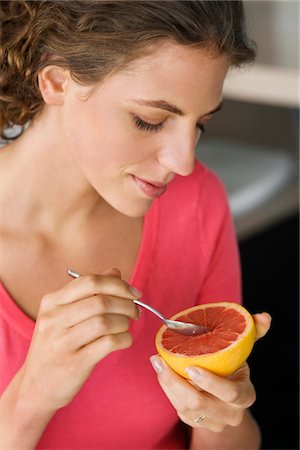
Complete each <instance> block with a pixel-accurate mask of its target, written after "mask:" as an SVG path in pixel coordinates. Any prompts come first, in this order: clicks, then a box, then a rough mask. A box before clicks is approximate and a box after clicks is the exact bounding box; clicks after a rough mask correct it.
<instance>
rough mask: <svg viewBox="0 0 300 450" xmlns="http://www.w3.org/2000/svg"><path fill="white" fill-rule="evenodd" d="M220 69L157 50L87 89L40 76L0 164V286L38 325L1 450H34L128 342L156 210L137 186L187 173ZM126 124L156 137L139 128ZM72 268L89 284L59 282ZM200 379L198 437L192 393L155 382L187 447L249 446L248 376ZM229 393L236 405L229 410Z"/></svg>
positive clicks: (203, 54) (189, 55)
mask: <svg viewBox="0 0 300 450" xmlns="http://www.w3.org/2000/svg"><path fill="white" fill-rule="evenodd" d="M228 67H229V64H228V61H227V60H226V58H225V57H220V56H218V57H212V55H211V54H209V53H207V51H205V50H201V51H200V50H195V49H191V48H188V47H183V46H180V45H177V44H174V43H170V42H166V44H165V45H164V46H161V47H160V49H159V50H158V51H157V52H155V53H153V54H152V55H150V56H147V57H145V58H142V59H139V60H137V61H135V63H134V65H133V66H132V67H131V68H129V69H128V70H126V71H125V72H119V73H116V74H115V75H113V76H112V77H110V78H108V79H107V80H105V82H103V83H100V84H97V85H95V86H93V87H91V86H81V85H79V84H77V83H76V82H75V81H73V80H72V78H71V77H70V74H69V72H68V71H67V70H63V69H61V68H58V67H55V66H48V67H46V68H45V69H43V70H42V71H41V72H40V73H39V86H40V90H41V94H42V96H43V99H44V102H45V106H44V108H43V111H42V113H41V114H40V115H39V117H37V118H36V120H34V122H33V123H32V125H31V126H30V127H29V129H28V130H27V131H26V132H25V133H24V135H23V136H22V137H21V138H19V139H18V140H17V141H16V142H14V143H13V144H11V145H10V146H8V147H7V149H5V150H3V151H1V153H0V178H1V181H2V182H1V187H0V209H1V210H2V211H5V214H4V215H3V216H4V217H3V221H2V224H1V228H0V255H1V257H0V278H1V280H2V282H3V284H4V285H5V286H6V288H7V289H8V291H9V292H10V294H11V295H12V297H13V298H14V299H15V301H16V303H17V304H18V305H19V306H20V307H21V308H22V309H23V310H24V311H25V312H26V313H27V314H28V315H29V316H30V317H31V318H33V319H37V322H36V328H35V333H34V336H33V339H32V342H31V345H30V350H29V353H28V355H27V358H26V360H25V363H24V365H23V366H22V368H21V369H20V371H19V372H18V373H17V375H16V377H15V378H14V380H13V381H12V382H11V384H10V385H9V387H8V388H7V389H6V391H5V392H4V394H3V395H2V397H1V414H2V420H1V426H2V428H1V429H0V448H20V442H22V447H23V448H24V449H31V448H34V446H35V445H36V443H37V442H38V440H39V438H40V436H41V434H42V433H43V430H44V428H45V427H46V425H47V423H48V422H49V420H50V419H51V417H52V416H53V414H55V412H56V411H57V410H58V409H59V408H61V407H62V406H65V405H67V404H68V403H69V402H70V401H71V400H72V398H73V397H74V396H75V395H76V393H77V392H78V391H79V390H80V388H81V386H82V385H83V384H84V382H85V381H86V379H87V378H88V376H89V375H90V373H91V371H92V370H93V367H94V366H95V365H96V364H97V363H98V362H99V361H101V359H103V358H105V357H106V355H108V354H109V353H111V352H113V351H115V350H120V349H124V348H127V347H129V346H130V345H131V344H132V339H131V336H130V334H129V332H128V328H129V322H130V320H131V319H136V318H137V309H136V307H135V306H134V304H133V303H132V299H133V298H136V295H134V294H133V293H132V291H131V290H130V286H129V285H128V281H129V279H130V275H131V273H132V269H133V267H134V264H135V261H136V256H137V253H138V248H139V245H140V239H141V234H142V226H143V217H144V215H145V213H146V212H147V211H148V210H149V208H150V207H151V205H152V203H153V199H152V198H149V197H148V196H146V195H145V194H144V193H142V192H141V191H140V189H139V188H138V186H137V185H136V183H135V181H134V178H133V176H135V177H140V178H142V179H146V180H149V181H156V182H161V183H163V184H167V183H169V182H171V181H172V179H173V178H174V176H175V175H176V174H178V175H181V176H186V175H189V174H190V173H191V172H192V171H193V167H194V157H195V145H196V143H197V141H198V139H199V137H200V134H201V132H200V129H199V124H200V125H201V126H202V125H204V124H205V123H206V122H207V121H208V120H209V119H210V118H211V117H212V113H211V111H213V110H214V109H216V107H217V106H218V105H219V104H220V102H221V100H222V86H223V81H224V78H225V76H226V73H227V70H228ZM141 99H143V100H146V101H149V100H153V99H154V100H164V101H165V102H168V103H169V104H172V105H176V106H177V108H178V109H180V110H181V111H182V112H183V113H182V114H177V113H175V112H170V110H166V109H163V108H161V107H154V106H149V105H148V106H145V104H141V102H140V100H141ZM136 116H138V117H140V118H141V119H142V120H143V121H144V122H147V123H150V124H151V126H152V128H153V127H158V125H159V124H161V123H163V127H162V128H159V127H158V128H159V129H157V130H156V131H153V130H152V131H149V130H145V129H141V128H140V127H138V126H137V125H136ZM70 266H71V267H72V268H74V269H75V270H78V271H79V272H81V273H83V274H87V275H86V276H83V277H82V278H80V279H79V280H73V281H69V280H68V279H67V277H66V269H67V268H68V267H70ZM112 267H117V268H118V269H108V268H112ZM89 274H98V275H89ZM16 280H17V282H16ZM263 317H264V319H262V316H260V317H258V316H257V317H256V321H257V323H258V329H259V330H260V331H259V333H260V334H259V335H258V337H261V336H262V335H263V334H265V332H266V331H267V330H268V328H269V325H270V323H269V322H270V321H269V319H268V317H267V316H266V315H265V316H263ZM47 349H48V351H47ZM50 350H51V351H50ZM49 354H51V358H50V357H45V355H49ZM79 367H80V369H78V368H79ZM164 377H166V378H164ZM237 377H238V375H237ZM70 379H72V380H73V383H72V384H71V385H70V383H69V380H70ZM203 379H205V380H207V385H205V386H203V384H202V385H201V383H200V385H199V386H200V387H201V386H202V387H203V388H204V389H207V390H208V392H211V393H212V396H213V397H212V402H211V404H210V405H209V414H208V413H207V414H206V412H205V414H206V415H207V416H208V417H211V418H213V419H211V420H204V421H203V422H201V426H200V425H195V423H194V422H193V420H192V419H193V418H194V417H195V415H197V414H198V415H199V414H203V413H204V412H203V404H202V403H201V402H200V400H199V399H200V397H201V395H202V394H201V392H200V391H199V389H198V387H197V384H196V386H195V385H194V386H191V384H190V383H189V382H188V381H185V380H181V379H180V380H179V379H178V377H177V375H176V374H175V373H173V372H171V371H170V370H168V369H166V368H164V370H163V371H162V372H161V374H160V375H159V381H160V382H161V385H162V388H163V389H164V390H165V392H166V394H167V396H168V397H169V399H170V401H171V403H172V404H173V405H174V407H175V408H176V410H177V412H178V414H179V417H180V418H181V419H182V420H183V421H184V422H185V423H187V424H188V425H190V426H192V427H193V435H192V444H191V445H192V448H197V445H198V444H197V442H200V440H203V442H207V443H209V442H211V443H213V444H214V445H215V447H211V448H214V449H216V448H217V446H216V443H217V442H219V443H220V445H221V443H222V442H223V441H222V436H223V433H226V427H227V426H228V425H229V426H233V425H234V426H235V430H237V431H236V433H234V436H235V437H234V439H235V445H239V447H238V446H237V447H232V448H239V449H241V448H246V447H245V446H244V445H245V442H247V441H246V439H248V436H249V435H255V436H258V432H257V427H256V425H255V423H254V422H253V421H252V420H246V422H245V419H243V417H248V413H246V415H244V412H245V411H246V410H247V408H248V407H249V405H251V404H252V402H253V401H254V398H255V394H254V388H253V386H252V384H251V382H250V378H249V373H248V372H247V371H246V369H245V373H244V379H243V382H242V383H240V381H239V380H238V379H234V378H233V379H232V380H231V381H230V383H229V381H228V380H227V381H225V380H223V379H220V378H219V377H211V374H208V375H205V376H204V377H203ZM166 380H167V385H168V387H167V389H166ZM33 385H34V387H35V388H34V390H32V389H31V388H30V387H31V386H33ZM44 386H47V387H48V389H47V390H45V389H44ZM228 386H231V389H232V390H233V392H235V393H236V394H237V399H239V400H238V407H236V405H235V403H234V402H233V401H232V398H231V397H230V398H226V395H225V393H224V392H225V391H227V389H228ZM202 387H201V388H202ZM174 398H176V401H175V400H174ZM220 398H221V400H220ZM187 399H190V402H189V403H188V404H187V401H186V400H187ZM218 399H219V400H218ZM240 399H242V401H241V400H240ZM220 401H221V402H222V409H220ZM206 407H207V408H208V406H207V405H206ZM220 411H221V412H222V411H223V413H221V412H220ZM226 411H227V412H229V411H230V414H225V413H224V412H226ZM8 425H9V426H8ZM210 433H213V434H210ZM216 436H218V437H216ZM224 436H225V435H224ZM224 436H223V438H224ZM258 440H259V439H258ZM228 445H229V447H228V448H231V447H230V439H229V444H228ZM193 446H194V447H193ZM207 448H209V446H208V447H207Z"/></svg>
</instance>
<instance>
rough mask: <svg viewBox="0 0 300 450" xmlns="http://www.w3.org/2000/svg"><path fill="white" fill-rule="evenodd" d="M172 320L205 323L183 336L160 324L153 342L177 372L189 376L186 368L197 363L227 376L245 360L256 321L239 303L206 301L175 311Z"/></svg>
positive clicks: (250, 345)
mask: <svg viewBox="0 0 300 450" xmlns="http://www.w3.org/2000/svg"><path fill="white" fill-rule="evenodd" d="M171 319H172V320H180V321H182V322H191V323H196V324H199V325H204V326H205V327H207V329H208V332H207V333H205V334H202V335H199V336H184V335H182V334H179V333H176V332H175V331H172V330H169V329H168V328H167V327H166V326H165V325H163V326H162V327H161V328H160V329H159V330H158V333H157V335H156V339H155V344H156V348H157V351H158V353H159V354H160V356H161V357H162V358H163V359H164V361H165V362H166V363H167V364H168V365H169V366H170V367H171V368H172V369H173V370H174V371H175V372H177V373H178V374H179V375H181V376H183V377H184V378H188V375H187V374H186V372H185V369H186V368H187V367H189V366H199V367H203V368H205V369H207V370H210V371H212V372H214V373H216V374H217V375H221V376H226V375H230V374H231V373H233V372H234V371H236V370H237V369H238V368H239V367H241V365H242V364H243V363H244V362H245V361H246V359H247V358H248V356H249V355H250V353H251V350H252V348H253V345H254V341H255V335H256V332H255V325H254V321H253V318H252V316H251V314H250V313H249V312H248V311H247V310H246V309H245V308H244V307H243V306H241V305H240V304H238V303H232V302H220V303H208V304H205V305H198V306H194V307H193V308H189V309H186V310H184V311H181V312H179V313H177V314H175V315H174V316H173V317H171Z"/></svg>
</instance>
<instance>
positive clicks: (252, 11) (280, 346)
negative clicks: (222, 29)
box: [197, 0, 299, 449]
mask: <svg viewBox="0 0 300 450" xmlns="http://www.w3.org/2000/svg"><path fill="white" fill-rule="evenodd" d="M244 3H245V8H246V15H247V22H248V30H249V34H250V36H251V37H252V38H253V39H254V40H255V41H256V42H257V45H258V56H257V60H256V63H255V64H254V65H253V66H251V67H247V68H243V69H239V70H236V69H235V70H233V71H232V72H231V73H230V75H229V77H228V79H227V81H226V84H225V87H224V100H225V102H224V108H223V110H222V112H221V113H219V114H218V115H217V116H216V117H215V118H214V120H213V121H212V122H211V124H209V125H208V126H207V133H206V134H205V135H204V137H202V138H201V141H200V143H199V146H198V148H197V157H198V159H199V160H200V161H202V162H204V163H205V164H206V165H208V166H210V167H211V168H213V169H214V170H215V171H216V172H217V173H218V174H219V175H220V177H221V178H222V179H223V181H224V183H225V186H226V188H227V191H228V194H229V201H230V207H231V210H232V214H233V217H234V221H235V226H236V231H237V236H238V240H239V248H240V257H241V265H242V277H243V297H244V304H245V306H246V307H247V308H248V309H249V310H250V311H251V312H252V313H254V312H262V311H267V312H269V313H270V314H271V316H272V318H273V323H272V328H271V330H270V332H269V334H268V335H267V336H266V337H265V338H264V339H262V340H261V341H260V342H258V343H257V344H256V347H255V349H254V351H253V354H252V355H251V357H250V359H249V364H250V366H251V372H252V381H253V383H254V384H255V386H256V389H257V401H256V403H255V405H254V406H253V407H252V412H253V415H254V416H255V418H256V420H257V421H258V422H259V424H260V427H261V430H262V449H299V346H298V343H299V309H298V302H299V300H298V299H299V170H298V169H299V164H298V159H299V153H298V152H299V71H298V67H299V37H298V33H299V2H298V1H288V0H285V1H245V2H244Z"/></svg>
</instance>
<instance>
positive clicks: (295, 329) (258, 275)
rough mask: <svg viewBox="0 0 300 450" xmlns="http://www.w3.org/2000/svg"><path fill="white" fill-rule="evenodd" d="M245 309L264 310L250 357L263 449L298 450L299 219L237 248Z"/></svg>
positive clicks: (279, 226) (283, 223)
mask: <svg viewBox="0 0 300 450" xmlns="http://www.w3.org/2000/svg"><path fill="white" fill-rule="evenodd" d="M240 254H241V264H242V270H243V295H244V304H245V306H246V307H247V308H248V309H249V310H250V312H252V313H254V312H262V311H267V312H269V313H270V314H271V316H272V318H273V322H272V327H271V330H270V331H269V334H268V335H267V336H266V337H264V338H263V339H262V340H261V341H258V342H257V343H256V345H255V348H254V350H253V353H252V355H251V357H250V358H249V364H250V367H251V374H252V381H253V383H254V385H255V387H256V390H257V401H256V403H255V404H254V405H253V407H252V412H253V415H254V417H255V418H256V420H257V421H258V423H259V425H260V427H261V431H262V449H263V450H266V449H272V450H275V449H281V450H287V449H293V450H296V449H299V345H298V344H299V306H298V304H299V303H298V301H299V215H298V214H295V215H294V216H293V217H291V218H289V219H288V220H285V221H284V222H281V223H279V224H276V225H275V226H273V227H271V228H269V229H267V230H265V231H264V232H262V233H260V234H257V235H255V236H254V237H251V238H250V239H248V240H246V241H243V242H242V243H240Z"/></svg>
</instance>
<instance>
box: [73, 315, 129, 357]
mask: <svg viewBox="0 0 300 450" xmlns="http://www.w3.org/2000/svg"><path fill="white" fill-rule="evenodd" d="M128 328H129V319H128V318H127V317H125V316H123V315H119V314H102V315H97V316H93V317H91V318H90V319H88V320H85V321H84V322H81V323H79V324H78V325H75V326H74V327H72V328H70V329H69V330H68V332H67V334H66V339H67V340H68V341H69V342H70V343H71V346H72V348H73V349H76V348H80V347H82V346H84V345H87V344H89V343H91V342H93V341H95V340H97V339H99V338H101V337H102V336H107V335H112V334H120V333H125V332H127V331H128Z"/></svg>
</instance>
